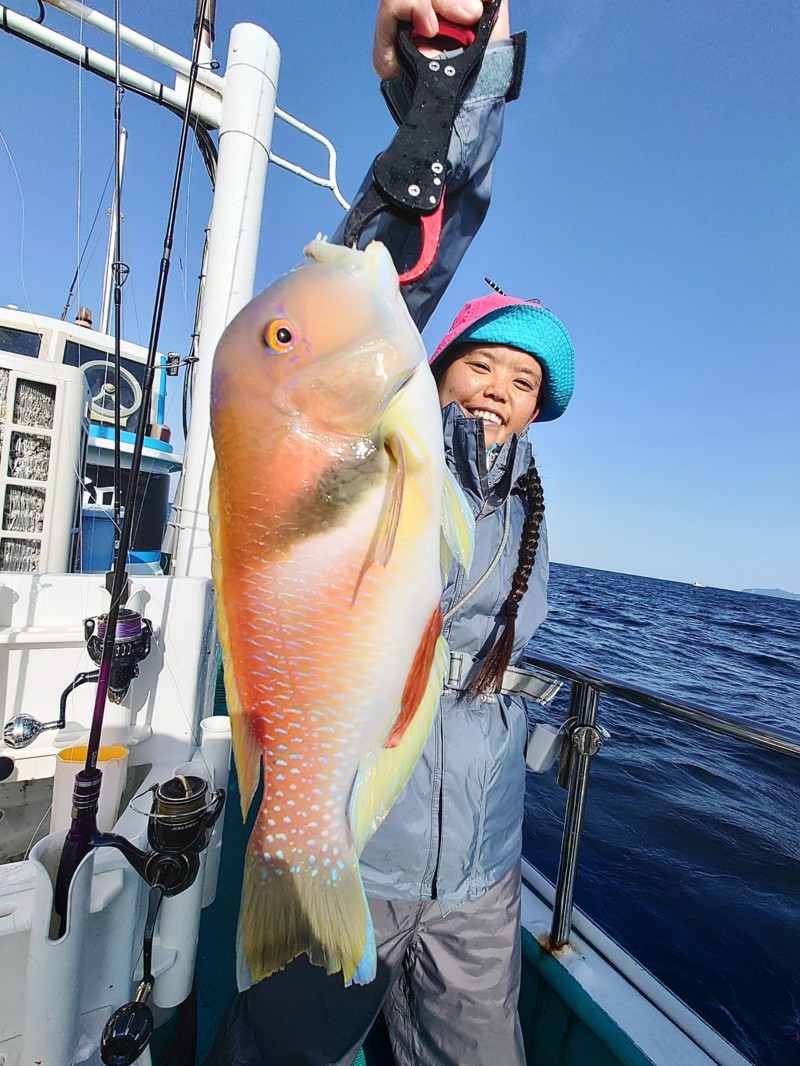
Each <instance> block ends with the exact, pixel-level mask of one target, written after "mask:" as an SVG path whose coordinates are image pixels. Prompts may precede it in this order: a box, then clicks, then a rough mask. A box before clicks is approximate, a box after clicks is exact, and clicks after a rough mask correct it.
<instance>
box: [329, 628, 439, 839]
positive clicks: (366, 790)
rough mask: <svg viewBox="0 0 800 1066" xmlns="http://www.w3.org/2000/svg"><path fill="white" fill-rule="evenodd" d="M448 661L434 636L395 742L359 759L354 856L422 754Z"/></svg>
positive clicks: (352, 811) (351, 812)
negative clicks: (424, 673) (415, 698)
mask: <svg viewBox="0 0 800 1066" xmlns="http://www.w3.org/2000/svg"><path fill="white" fill-rule="evenodd" d="M449 661H450V656H449V652H448V650H447V644H446V643H445V641H444V639H443V638H442V637H438V638H437V639H436V640H435V643H434V649H433V657H432V661H431V663H430V671H429V674H428V677H427V681H426V684H425V689H424V691H423V693H422V696H421V698H420V700H419V703H418V704H417V706H416V707H415V708H414V712H415V713H413V715H412V717H411V718H410V719H409V720H408V721H407V722H404V723H403V725H402V728H401V729H400V730H398V724H399V723H400V721H401V719H402V718H403V710H402V708H401V710H400V713H399V714H398V718H397V720H396V721H395V723H394V725H393V726H392V729H391V730H390V733H389V736H390V737H391V736H393V735H395V734H397V739H396V742H395V743H394V744H393V745H392V746H391V747H387V746H386V744H387V741H383V742H382V743H380V744H378V746H377V747H376V748H374V749H373V750H372V751H371V752H370V753H369V754H368V755H367V756H366V758H365V759H363V760H362V762H361V765H360V767H359V770H358V774H357V775H356V779H355V783H354V785H353V790H352V792H351V794H350V804H349V808H348V816H349V819H350V829H351V831H352V834H353V840H354V841H355V848H356V854H357V855H360V854H361V852H362V851H363V850H364V847H365V845H366V843H367V841H368V840H369V838H370V837H371V836H372V834H373V833H374V832H375V830H376V829H377V828H378V826H379V825H380V824H381V822H382V821H383V819H384V818H385V817H386V815H387V813H388V811H389V808H390V807H391V806H392V804H393V803H394V801H395V800H396V799H397V797H398V795H399V794H400V790H401V789H402V788H403V786H404V785H405V783H406V781H408V779H409V777H410V776H411V771H412V770H413V769H414V766H415V765H416V762H417V760H418V759H419V757H420V755H421V754H422V749H423V747H424V746H425V742H426V740H427V739H428V736H429V734H430V731H431V728H432V726H433V723H434V721H435V719H436V712H437V710H438V708H439V697H440V696H441V694H442V684H443V682H444V677H445V671H446V669H447V664H448V663H449ZM415 662H416V660H415ZM387 740H388V738H387Z"/></svg>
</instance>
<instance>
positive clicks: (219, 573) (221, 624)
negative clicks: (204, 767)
mask: <svg viewBox="0 0 800 1066" xmlns="http://www.w3.org/2000/svg"><path fill="white" fill-rule="evenodd" d="M208 513H209V516H210V518H211V523H210V525H211V573H212V576H213V578H214V588H215V591H216V608H217V631H218V632H219V640H220V645H221V647H222V670H223V674H224V677H225V697H226V703H227V705H228V715H229V716H230V720H231V737H232V741H233V754H234V758H235V759H236V772H237V774H238V776H239V796H240V799H241V804H242V818H243V819H246V818H247V812H248V811H249V809H250V804H251V802H252V800H253V795H254V794H255V791H256V788H257V786H258V778H259V774H260V771H261V749H260V747H259V745H258V743H257V741H256V738H255V737H254V736H253V733H252V731H251V729H250V724H249V722H248V719H247V715H246V714H245V712H244V708H243V707H242V702H241V700H240V698H239V690H238V688H237V686H236V671H235V668H234V661H233V655H232V652H231V641H230V630H229V627H228V617H227V614H226V611H225V593H224V589H225V577H224V572H223V566H222V544H221V541H222V531H221V522H220V520H219V514H220V509H219V485H218V475H217V467H216V465H215V466H214V469H213V471H212V473H211V486H210V496H209V506H208Z"/></svg>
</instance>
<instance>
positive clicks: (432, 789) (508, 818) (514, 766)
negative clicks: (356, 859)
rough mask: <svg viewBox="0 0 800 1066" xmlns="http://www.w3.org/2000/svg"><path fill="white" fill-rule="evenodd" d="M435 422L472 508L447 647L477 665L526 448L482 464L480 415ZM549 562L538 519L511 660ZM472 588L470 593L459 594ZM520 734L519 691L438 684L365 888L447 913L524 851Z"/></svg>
mask: <svg viewBox="0 0 800 1066" xmlns="http://www.w3.org/2000/svg"><path fill="white" fill-rule="evenodd" d="M443 420H444V441H445V454H446V457H447V462H448V464H449V466H450V469H451V470H452V471H453V473H454V474H455V476H456V478H457V479H458V482H459V484H460V485H461V486H462V488H463V489H464V492H465V493H466V496H467V499H468V501H469V503H470V506H471V507H472V513H473V515H474V517H475V557H474V561H473V564H472V568H471V569H470V572H469V574H468V575H467V573H466V572H465V571H464V569H463V567H461V566H459V565H458V564H457V563H454V564H453V568H452V569H451V572H450V575H449V578H448V581H447V586H446V588H445V590H444V594H443V596H442V612H443V614H444V616H445V619H446V621H445V625H444V636H445V638H446V639H447V642H448V645H449V647H450V651H451V652H460V653H466V654H467V655H468V656H470V657H471V658H472V659H473V660H475V661H477V662H480V660H481V658H482V657H483V656H484V655H485V654H486V653H487V652H488V651H489V649H490V648H491V647H492V644H493V643H494V639H495V638H496V636H497V634H498V632H499V630H500V628H501V627H502V624H503V622H504V619H505V616H504V613H503V605H504V603H505V600H506V597H507V595H508V593H509V590H510V588H511V578H512V575H513V573H514V570H515V568H516V565H517V558H518V554H519V541H520V533H521V530H522V523H523V521H524V519H525V514H526V503H525V500H524V497H523V494H522V493H521V492H520V491H519V488H518V484H519V480H520V478H521V477H522V475H523V474H524V473H525V472H526V470H527V469H528V465H529V463H530V459H531V447H530V444H529V443H528V441H527V440H526V439H525V435H523V437H522V438H521V439H517V438H516V437H511V438H510V439H509V440H508V441H506V443H505V444H504V446H503V448H502V451H501V452H500V455H499V456H498V458H497V459H496V460H495V463H494V465H493V467H492V469H491V470H490V471H488V472H487V469H486V452H485V445H484V438H483V423H482V422H481V421H480V420H478V419H473V418H469V417H467V416H466V415H465V414H464V413H463V412H462V411H461V409H460V408H459V407H458V405H457V404H451V405H450V406H449V407H447V408H446V409H445V411H444V412H443ZM506 522H508V526H509V528H508V536H507V537H505V538H504V531H505V526H506ZM501 545H503V547H502V552H501V553H500V556H499V559H498V560H497V563H496V565H495V566H494V567H492V563H493V561H494V560H495V557H496V556H497V553H498V551H499V549H500V547H501ZM490 568H491V573H489V576H488V578H486V580H485V581H483V583H482V584H480V582H481V580H482V578H483V576H484V575H485V574H486V572H487V571H488V570H489V569H490ZM548 569H549V568H548V556H547V533H546V530H545V529H544V523H543V524H542V531H541V537H540V540H539V547H538V551H537V553H536V562H535V564H534V567H533V571H532V573H531V577H530V581H529V583H528V590H527V592H526V593H525V595H524V596H523V598H522V601H521V602H520V605H519V614H518V616H517V622H516V636H515V642H514V655H513V657H512V663H515V662H516V661H518V659H519V657H520V656H521V654H522V652H523V650H524V648H525V646H526V644H527V643H528V642H529V641H530V640H531V638H532V637H533V635H534V633H535V632H536V630H537V629H538V627H539V626H540V625H541V624H542V622H543V621H544V618H545V615H546V614H547V578H548ZM477 586H479V587H477ZM472 589H476V591H475V593H474V594H473V595H469V594H470V591H471V590H472ZM454 608H455V610H454ZM526 741H527V717H526V713H525V706H524V703H523V701H522V699H521V697H519V696H510V695H498V696H491V697H488V698H484V699H482V700H473V699H471V698H470V697H469V696H468V695H467V694H466V693H462V692H458V691H454V690H452V689H448V688H445V691H444V694H443V696H442V701H441V707H440V711H439V714H438V716H437V718H436V721H435V723H434V727H433V730H432V732H431V736H430V737H429V739H428V742H427V744H426V746H425V749H424V751H423V754H422V756H421V758H420V760H419V762H418V763H417V765H416V767H415V768H414V771H413V773H412V775H411V778H410V780H409V781H408V783H407V785H406V786H405V788H404V790H403V791H402V792H401V794H400V796H399V797H398V799H397V801H396V803H395V804H394V806H393V807H392V809H391V810H390V811H389V813H388V815H387V816H386V819H385V821H384V823H383V825H381V826H380V828H379V829H378V830H377V832H376V833H375V835H374V836H373V837H372V839H371V840H370V841H369V843H368V844H367V846H366V848H365V849H364V852H363V854H362V857H361V876H362V878H363V881H364V887H365V889H366V891H367V895H368V896H375V897H378V898H379V899H403V900H416V899H431V898H433V899H437V900H438V901H439V904H440V906H441V908H442V911H443V912H444V913H447V911H448V910H450V909H451V908H452V907H455V906H457V905H458V904H459V903H463V902H464V901H465V900H468V899H474V898H475V897H476V896H480V895H481V894H482V893H484V892H486V891H487V889H489V888H492V887H493V886H494V885H496V884H497V883H498V881H500V880H501V879H502V878H503V877H504V876H505V874H507V873H508V871H509V870H510V869H511V867H512V866H513V865H514V863H516V862H518V861H519V857H520V853H521V850H522V815H523V803H524V797H525V745H526Z"/></svg>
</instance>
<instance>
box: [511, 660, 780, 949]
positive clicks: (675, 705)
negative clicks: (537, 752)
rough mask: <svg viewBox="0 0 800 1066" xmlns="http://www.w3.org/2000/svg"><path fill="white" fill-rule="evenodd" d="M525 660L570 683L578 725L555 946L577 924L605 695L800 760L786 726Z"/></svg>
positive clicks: (568, 749)
mask: <svg viewBox="0 0 800 1066" xmlns="http://www.w3.org/2000/svg"><path fill="white" fill-rule="evenodd" d="M522 665H523V666H530V667H533V668H534V669H537V670H544V671H545V672H547V673H550V674H554V675H555V676H556V677H560V678H562V679H563V680H564V681H569V682H570V702H569V719H570V721H571V722H572V725H571V726H570V728H569V730H568V732H567V744H568V746H565V749H564V752H565V753H566V762H565V754H563V753H562V765H561V768H560V770H559V780H561V781H562V782H563V783H565V784H566V787H567V789H568V792H567V807H566V811H565V814H564V830H563V835H562V838H561V854H560V856H559V861H558V878H557V881H556V893H555V901H554V904H553V923H552V926H551V929H550V940H551V943H552V946H553V947H560V946H561V945H563V944H566V943H567V942H568V940H569V935H570V929H571V925H572V908H573V898H574V894H575V878H576V875H577V870H578V851H579V848H580V841H581V835H582V833H583V822H584V816H585V813H586V793H587V789H588V786H589V768H590V766H591V760H592V757H593V756H594V755H596V754H597V752H598V751H599V750H600V748H601V746H602V740H601V736H600V731H599V729H598V728H597V711H598V705H599V702H600V696H601V694H602V695H607V696H614V697H615V698H617V699H621V700H625V701H626V702H628V703H633V704H635V705H636V706H638V707H644V708H646V709H647V710H650V711H655V712H656V713H657V714H663V715H666V716H667V717H669V718H674V719H677V720H678V721H681V722H688V723H689V724H690V725H693V726H697V727H698V728H700V729H705V730H708V731H709V732H712V733H718V734H721V735H722V736H726V737H733V738H734V739H735V740H742V741H744V742H745V743H748V744H754V745H756V746H757V747H760V748H765V749H767V750H768V751H774V752H778V753H779V754H781V755H788V756H789V757H790V758H794V759H800V742H798V741H797V740H795V739H793V738H792V736H791V735H790V734H789V733H787V732H785V731H783V730H777V729H767V728H765V727H763V726H755V725H751V723H750V722H747V721H745V720H744V719H742V718H738V717H736V716H735V715H731V714H722V713H720V712H718V711H707V710H705V709H704V708H702V707H697V706H695V705H693V704H691V703H684V702H681V701H679V700H673V699H670V698H668V697H666V696H661V695H660V694H659V693H657V692H652V691H650V690H649V689H646V688H640V687H638V686H636V685H627V684H623V683H622V682H621V681H617V680H615V679H614V678H611V677H606V676H605V675H604V674H599V673H596V672H595V671H592V670H585V669H583V668H581V667H574V666H566V665H565V664H563V663H560V662H556V661H555V660H552V659H543V658H541V657H540V656H538V655H526V656H525V659H524V662H523V663H522Z"/></svg>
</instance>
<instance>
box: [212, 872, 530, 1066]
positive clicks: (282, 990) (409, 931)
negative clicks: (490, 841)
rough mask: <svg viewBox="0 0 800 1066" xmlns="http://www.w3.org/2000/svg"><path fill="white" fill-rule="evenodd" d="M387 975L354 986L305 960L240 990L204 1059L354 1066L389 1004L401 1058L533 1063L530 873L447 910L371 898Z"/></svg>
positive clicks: (405, 1063) (400, 1063)
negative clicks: (522, 1012)
mask: <svg viewBox="0 0 800 1066" xmlns="http://www.w3.org/2000/svg"><path fill="white" fill-rule="evenodd" d="M369 904H370V910H371V912H372V920H373V922H374V925H375V937H376V941H377V944H378V975H377V977H376V978H375V980H374V981H373V982H371V983H370V984H369V985H364V986H351V987H350V988H345V987H344V986H343V984H342V977H341V974H333V975H332V976H330V977H329V976H328V975H327V974H326V973H325V971H324V970H323V969H322V968H321V967H318V966H312V965H311V964H310V963H309V962H308V960H307V959H306V958H305V957H303V958H300V959H296V960H295V961H294V962H293V963H291V965H289V966H288V967H287V968H286V969H285V970H283V971H281V972H280V973H278V974H275V975H274V976H273V977H269V978H267V979H266V980H265V981H261V982H259V983H258V984H257V985H254V986H253V987H252V988H250V989H249V990H248V991H247V992H245V993H243V994H242V995H240V996H238V997H237V999H236V1000H235V1001H234V1003H233V1004H232V1006H231V1008H230V1009H229V1011H228V1014H227V1015H226V1018H225V1020H224V1022H223V1025H222V1028H221V1029H220V1033H219V1036H218V1037H217V1042H216V1044H215V1046H214V1049H213V1051H212V1052H211V1055H210V1057H209V1058H208V1060H207V1062H206V1066H273V1064H275V1066H278V1064H280V1066H287V1064H291V1066H350V1063H352V1062H353V1060H354V1058H355V1057H356V1055H357V1054H358V1051H359V1049H360V1048H361V1046H362V1044H363V1042H364V1040H365V1038H366V1036H367V1033H368V1032H369V1030H370V1029H371V1028H372V1024H373V1022H374V1021H375V1019H376V1018H377V1016H378V1014H379V1012H380V1011H381V1009H383V1012H384V1017H385V1019H386V1023H387V1026H388V1029H389V1035H390V1038H391V1041H392V1048H393V1051H394V1057H395V1061H396V1064H397V1066H524V1063H525V1052H524V1048H523V1043H522V1032H521V1029H520V1024H519V1019H518V1017H517V1000H518V998H519V978H520V964H521V963H520V959H521V954H520V953H521V941H520V931H519V913H520V874H519V867H516V868H515V869H513V870H512V871H511V872H510V873H509V874H507V875H506V876H505V877H504V878H503V880H502V881H501V882H500V883H499V884H498V885H496V886H495V887H494V888H493V889H490V891H489V892H487V893H486V894H485V895H483V896H481V897H479V898H478V899H475V900H470V901H469V902H467V903H464V904H462V905H461V906H460V907H456V908H455V909H454V910H451V911H450V912H449V913H448V914H446V915H443V914H442V912H441V910H440V908H439V905H438V903H436V902H434V901H427V902H417V903H407V902H404V901H397V900H394V901H391V900H374V899H373V900H370V901H369Z"/></svg>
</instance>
